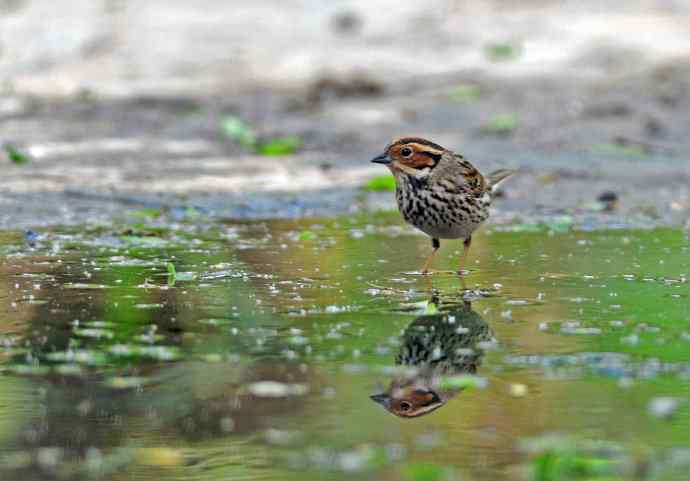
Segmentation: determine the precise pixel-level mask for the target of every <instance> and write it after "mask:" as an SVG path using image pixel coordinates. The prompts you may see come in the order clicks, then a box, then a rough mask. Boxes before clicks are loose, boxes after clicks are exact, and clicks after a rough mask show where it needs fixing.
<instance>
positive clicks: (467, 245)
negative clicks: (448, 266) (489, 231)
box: [458, 236, 472, 274]
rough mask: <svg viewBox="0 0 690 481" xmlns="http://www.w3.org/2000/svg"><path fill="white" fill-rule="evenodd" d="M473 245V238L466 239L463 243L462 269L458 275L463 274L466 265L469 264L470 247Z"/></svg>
mask: <svg viewBox="0 0 690 481" xmlns="http://www.w3.org/2000/svg"><path fill="white" fill-rule="evenodd" d="M471 245H472V236H470V237H468V238H467V239H465V241H464V242H463V250H462V257H460V268H459V269H458V274H462V273H463V272H464V270H465V263H466V262H467V254H469V253H470V246H471Z"/></svg>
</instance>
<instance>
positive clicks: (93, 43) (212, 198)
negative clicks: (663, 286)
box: [0, 0, 690, 228]
mask: <svg viewBox="0 0 690 481" xmlns="http://www.w3.org/2000/svg"><path fill="white" fill-rule="evenodd" d="M322 3H323V2H316V1H308V0H301V1H294V2H279V1H278V0H265V1H262V2H253V3H249V2H246V4H242V5H240V6H238V2H222V1H220V0H204V1H200V2H195V3H194V5H190V4H189V2H182V1H172V2H171V1H167V2H164V1H162V0H151V1H148V2H146V5H145V6H142V5H141V4H140V3H135V2H132V1H126V0H119V1H116V0H110V1H102V2H97V1H93V0H66V1H65V2H62V3H61V5H62V4H64V8H61V10H60V11H59V12H55V11H53V10H54V9H53V8H50V4H49V2H44V1H39V0H34V1H31V0H0V81H1V85H2V87H0V125H1V126H2V128H1V129H0V132H1V133H0V135H1V136H2V137H1V138H0V141H2V142H10V143H11V144H12V145H14V146H16V147H17V148H18V149H20V151H22V152H26V153H28V154H29V156H30V157H31V161H30V162H29V163H28V164H24V165H14V164H13V163H12V162H11V161H10V160H9V158H7V156H0V165H2V172H3V175H2V176H1V177H0V226H2V227H10V228H12V227H15V228H19V227H27V226H40V225H49V224H60V223H79V222H84V221H88V220H104V219H109V218H112V217H113V216H114V215H118V214H119V213H121V212H123V211H125V210H128V209H133V208H140V207H156V208H166V207H168V208H175V207H177V206H186V205H194V206H198V207H200V208H202V209H205V210H208V211H210V212H212V213H213V215H217V216H221V217H240V218H251V217H293V216H304V215H333V214H338V213H343V212H350V211H353V210H362V209H387V208H391V207H392V206H393V199H392V195H391V194H390V193H384V194H366V193H363V191H362V190H361V188H360V187H361V186H362V185H363V184H364V183H365V182H366V180H367V179H369V178H371V177H372V176H376V175H380V174H384V173H385V170H383V169H382V168H381V167H380V166H375V165H372V164H369V163H368V159H369V158H371V157H372V156H373V155H375V154H377V153H378V152H379V151H380V150H381V149H382V148H383V146H384V145H385V144H386V143H387V142H388V141H389V140H390V138H392V137H394V136H398V135H401V134H417V135H423V136H428V137H430V138H432V139H434V140H436V141H437V142H439V143H441V144H443V145H446V146H447V147H449V148H453V149H455V150H458V151H461V152H463V153H464V154H465V155H466V156H467V157H468V158H469V159H471V160H473V161H474V162H475V163H476V164H477V165H478V166H479V167H480V168H481V169H482V170H486V171H489V170H491V169H493V168H497V167H512V168H518V169H520V170H521V175H520V176H518V177H517V178H515V179H513V180H512V181H511V182H510V183H508V184H507V185H506V187H505V198H504V199H503V200H502V202H500V203H499V204H497V209H498V212H497V215H496V216H495V219H496V220H497V221H510V220H514V219H516V218H517V219H521V220H523V221H524V220H530V219H534V218H540V217H543V216H548V215H553V214H554V213H555V214H558V213H561V212H564V211H567V212H570V213H572V214H574V215H575V216H576V217H578V216H579V217H582V218H584V217H587V216H590V215H591V210H590V209H589V207H590V206H591V203H592V202H593V201H594V200H595V199H596V198H597V196H598V195H599V194H601V193H602V192H604V191H614V192H616V194H617V195H618V197H619V199H620V202H619V206H620V207H619V210H618V211H617V213H616V215H614V216H612V217H609V218H608V221H606V222H609V223H611V224H616V223H618V222H619V221H621V220H624V221H626V222H628V221H630V220H631V219H633V220H634V222H636V223H642V224H644V223H650V224H655V223H659V222H661V223H666V224H674V225H685V224H687V222H688V218H689V216H690V187H689V186H690V182H688V181H689V180H690V137H688V135H687V132H688V131H689V130H690V95H689V94H690V54H688V52H690V9H689V8H687V7H686V6H685V4H684V3H683V2H676V3H675V4H674V3H673V2H661V1H651V0H650V1H642V0H639V1H634V2H629V3H628V4H627V5H626V6H625V7H624V8H623V9H621V8H620V7H619V8H613V7H610V8H609V7H602V6H600V5H599V4H598V3H596V2H593V1H585V2H574V1H573V2H559V3H558V5H552V4H550V3H548V2H543V1H538V0H533V1H530V2H521V4H520V6H519V7H515V6H512V5H511V4H510V3H509V2H506V1H498V0H496V1H494V2H461V1H451V0H432V1H431V2H426V7H425V8H423V9H421V8H420V7H418V6H417V7H415V6H413V5H412V2H410V4H409V6H406V7H400V8H392V6H393V5H394V3H393V2H392V1H388V0H378V1H376V2H364V1H356V0H350V1H343V2H338V3H337V5H335V6H330V5H329V6H323V5H322ZM397 3H398V2H396V3H395V5H397ZM46 19H48V20H46ZM610 25H615V26H616V28H615V29H612V28H610ZM230 115H232V116H239V117H240V118H242V119H244V121H246V122H247V123H249V124H251V125H253V126H254V127H255V128H256V129H257V131H258V133H259V134H260V135H263V136H272V135H284V134H290V135H298V136H299V137H300V138H301V139H302V142H303V145H302V147H301V148H300V150H299V151H298V152H297V153H296V154H294V155H289V156H283V157H264V156H258V155H255V154H253V153H252V152H249V151H247V150H246V149H243V148H242V147H240V146H238V145H237V144H235V143H233V142H232V141H230V140H229V139H227V138H226V137H225V136H224V135H223V133H222V129H221V125H222V123H223V119H225V118H227V116H230ZM497 116H503V119H504V124H505V123H506V118H507V119H508V120H507V123H508V124H511V125H509V128H506V129H504V130H503V131H501V130H500V129H496V128H495V127H496V125H494V128H493V129H492V128H491V125H492V124H495V118H496V117H497ZM497 130H498V131H497Z"/></svg>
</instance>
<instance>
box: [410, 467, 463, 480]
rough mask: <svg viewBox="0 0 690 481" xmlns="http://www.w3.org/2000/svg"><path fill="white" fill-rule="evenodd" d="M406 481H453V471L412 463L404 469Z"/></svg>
mask: <svg viewBox="0 0 690 481" xmlns="http://www.w3.org/2000/svg"><path fill="white" fill-rule="evenodd" d="M405 479H407V480H408V481H445V480H450V479H454V476H453V470H452V469H451V468H449V467H447V466H439V465H438V464H434V463H414V464H409V465H407V466H406V467H405Z"/></svg>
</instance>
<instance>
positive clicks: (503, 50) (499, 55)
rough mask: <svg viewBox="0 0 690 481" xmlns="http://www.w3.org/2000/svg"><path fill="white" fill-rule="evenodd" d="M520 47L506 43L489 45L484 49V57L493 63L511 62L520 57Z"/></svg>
mask: <svg viewBox="0 0 690 481" xmlns="http://www.w3.org/2000/svg"><path fill="white" fill-rule="evenodd" d="M520 50H521V49H520V46H519V45H513V44H510V43H507V42H495V43H490V44H488V45H486V46H485V47H484V55H485V56H486V57H488V58H489V60H492V61H494V62H499V61H504V60H513V59H515V58H517V57H518V56H519V55H520Z"/></svg>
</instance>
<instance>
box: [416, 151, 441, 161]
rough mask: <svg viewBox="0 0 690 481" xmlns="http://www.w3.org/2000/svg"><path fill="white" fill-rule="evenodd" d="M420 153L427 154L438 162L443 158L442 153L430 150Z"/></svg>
mask: <svg viewBox="0 0 690 481" xmlns="http://www.w3.org/2000/svg"><path fill="white" fill-rule="evenodd" d="M420 154H422V155H426V156H427V157H429V158H432V159H434V161H435V162H438V161H439V160H441V154H436V153H433V152H429V151H428V150H427V151H422V152H420Z"/></svg>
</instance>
